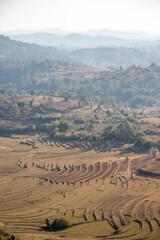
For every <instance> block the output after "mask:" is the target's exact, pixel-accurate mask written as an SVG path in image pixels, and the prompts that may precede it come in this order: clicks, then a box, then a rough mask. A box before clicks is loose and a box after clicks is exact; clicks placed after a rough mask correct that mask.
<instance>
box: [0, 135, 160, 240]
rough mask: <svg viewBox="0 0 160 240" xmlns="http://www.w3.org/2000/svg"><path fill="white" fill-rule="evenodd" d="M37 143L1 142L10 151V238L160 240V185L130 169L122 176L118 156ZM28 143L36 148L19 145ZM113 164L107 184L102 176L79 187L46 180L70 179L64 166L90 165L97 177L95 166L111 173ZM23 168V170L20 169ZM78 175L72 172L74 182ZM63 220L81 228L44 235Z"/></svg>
mask: <svg viewBox="0 0 160 240" xmlns="http://www.w3.org/2000/svg"><path fill="white" fill-rule="evenodd" d="M38 139H39V136H16V138H14V137H13V138H4V137H1V138H0V145H1V146H3V147H7V148H8V149H10V151H5V152H1V153H0V193H1V195H0V221H2V222H4V223H5V224H6V226H7V228H8V229H10V231H11V232H13V233H15V234H16V235H19V236H20V237H21V239H22V240H30V239H32V238H34V239H35V240H38V239H57V240H58V239H64V236H65V239H90V240H91V239H95V237H96V236H101V237H103V236H105V238H106V239H110V238H112V239H123V240H124V239H142V238H143V239H145V238H147V239H149V240H151V239H152V240H154V239H155V240H158V239H159V237H160V236H159V235H160V234H159V232H160V231H159V230H160V228H159V225H158V224H159V223H160V212H159V209H160V200H159V199H160V191H159V188H160V180H159V179H152V178H144V177H138V176H135V175H134V177H133V179H131V172H130V171H131V169H130V168H129V169H128V168H124V169H126V170H121V171H120V169H121V164H122V163H124V160H125V156H124V157H121V155H119V153H120V150H117V151H111V152H109V151H108V152H101V153H98V152H96V151H94V150H91V151H83V149H79V148H78V147H76V148H70V149H67V143H58V142H57V143H53V146H51V145H50V143H49V142H46V143H45V142H43V144H42V143H41V142H40V141H38ZM26 140H31V141H33V140H34V141H35V142H36V146H37V148H32V146H27V145H21V144H20V142H21V141H26ZM134 157H135V156H134V154H132V155H130V158H134ZM136 157H139V158H140V156H136ZM140 159H141V158H140ZM115 161H116V162H117V165H116V168H115V169H114V170H113V171H112V172H110V174H108V176H107V177H106V178H105V179H102V176H103V175H102V176H99V177H97V178H93V180H90V181H85V179H83V180H82V182H80V181H77V182H75V184H73V183H71V182H67V181H66V182H62V181H57V182H54V181H53V183H52V182H50V181H47V180H46V178H47V177H46V176H48V175H49V174H52V175H53V176H63V174H64V176H66V178H67V177H68V176H70V174H71V173H69V168H68V170H67V171H66V172H64V173H63V172H62V171H63V167H64V165H66V166H69V165H70V166H72V165H74V166H76V165H80V164H83V163H85V164H86V166H87V169H89V168H88V166H89V165H91V164H92V165H93V172H94V167H95V165H94V164H95V163H96V162H100V163H101V164H102V163H104V162H106V163H107V164H108V170H107V171H108V172H109V171H110V169H111V167H112V163H113V162H115ZM139 161H140V162H141V160H139ZM19 162H20V163H21V166H20V167H19V166H18V165H17V164H18V163H19ZM33 163H34V165H33ZM36 164H40V165H43V164H45V168H47V166H48V164H49V167H48V171H47V170H44V169H41V168H38V167H36ZM51 164H53V166H54V168H55V167H56V165H57V164H58V165H59V166H60V168H61V171H59V172H55V173H54V171H51ZM25 165H27V168H24V166H25ZM100 166H101V167H102V165H100ZM100 169H101V168H100ZM87 171H89V170H87ZM79 173H80V171H77V172H76V170H75V169H74V170H73V173H72V174H73V175H74V174H75V175H74V176H75V179H77V178H78V174H79ZM54 174H55V175H54ZM61 174H62V175H61ZM92 175H94V174H93V173H92ZM43 176H45V177H43ZM89 176H90V175H88V178H89ZM86 179H87V178H86ZM61 217H63V218H65V219H66V220H68V221H69V223H70V224H75V223H77V226H73V227H70V228H68V229H66V230H64V231H60V232H54V233H53V232H46V231H44V230H43V229H42V227H43V226H44V223H45V219H46V218H49V219H51V220H54V219H55V218H61ZM116 229H117V233H116V234H115V231H116Z"/></svg>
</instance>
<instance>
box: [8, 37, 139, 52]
mask: <svg viewBox="0 0 160 240" xmlns="http://www.w3.org/2000/svg"><path fill="white" fill-rule="evenodd" d="M10 37H11V38H12V39H14V40H19V41H23V42H29V43H36V44H39V45H44V46H53V47H61V48H92V47H98V46H115V47H118V46H125V45H126V46H127V45H133V44H135V42H134V41H131V40H124V39H120V38H116V37H111V36H108V37H106V36H95V37H92V36H87V35H82V34H80V33H71V34H68V35H66V36H62V35H58V34H51V33H34V34H21V35H15V36H10Z"/></svg>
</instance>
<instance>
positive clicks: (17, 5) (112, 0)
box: [0, 0, 160, 32]
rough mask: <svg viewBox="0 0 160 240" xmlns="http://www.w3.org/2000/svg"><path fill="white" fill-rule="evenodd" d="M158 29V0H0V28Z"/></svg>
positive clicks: (157, 30)
mask: <svg viewBox="0 0 160 240" xmlns="http://www.w3.org/2000/svg"><path fill="white" fill-rule="evenodd" d="M44 28H61V29H64V30H69V31H84V30H88V29H104V28H108V29H113V30H126V29H137V30H144V31H153V32H154V31H156V32H160V0H0V30H13V29H26V30H36V29H44Z"/></svg>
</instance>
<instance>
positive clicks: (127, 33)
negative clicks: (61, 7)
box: [0, 28, 160, 39]
mask: <svg viewBox="0 0 160 240" xmlns="http://www.w3.org/2000/svg"><path fill="white" fill-rule="evenodd" d="M34 33H52V34H58V35H61V36H66V35H68V34H72V33H80V34H82V35H87V36H106V37H107V36H112V37H116V38H123V39H149V38H157V37H159V38H160V32H159V33H157V32H145V31H139V30H110V29H100V30H98V29H93V30H88V31H66V30H62V29H60V28H49V29H39V30H22V29H19V30H11V31H1V30H0V34H3V35H20V34H34Z"/></svg>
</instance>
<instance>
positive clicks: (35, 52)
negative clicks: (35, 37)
mask: <svg viewBox="0 0 160 240" xmlns="http://www.w3.org/2000/svg"><path fill="white" fill-rule="evenodd" d="M62 57H63V54H62V53H61V52H60V51H58V50H57V49H56V48H53V47H52V48H51V47H42V46H39V45H37V44H29V43H23V42H20V41H14V40H11V39H10V38H9V37H4V36H2V35H0V61H2V60H6V59H7V60H8V59H9V60H14V61H15V60H28V59H30V60H31V59H32V60H37V59H39V60H44V59H46V58H49V59H59V58H62Z"/></svg>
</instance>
